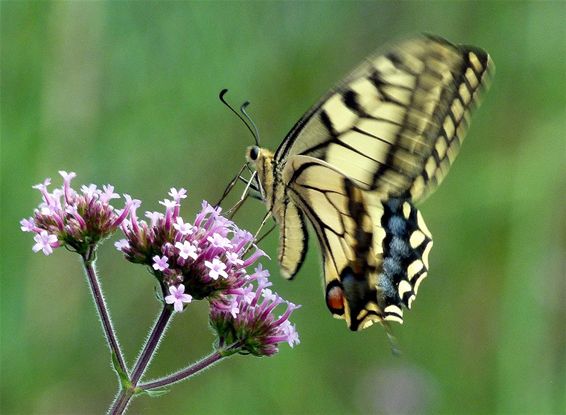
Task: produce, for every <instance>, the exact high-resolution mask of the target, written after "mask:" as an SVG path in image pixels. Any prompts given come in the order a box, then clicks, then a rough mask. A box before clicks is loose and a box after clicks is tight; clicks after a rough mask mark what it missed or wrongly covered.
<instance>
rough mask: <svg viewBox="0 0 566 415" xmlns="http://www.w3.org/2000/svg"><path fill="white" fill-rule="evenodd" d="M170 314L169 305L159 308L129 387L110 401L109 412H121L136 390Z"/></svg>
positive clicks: (117, 414) (116, 413)
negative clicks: (158, 313)
mask: <svg viewBox="0 0 566 415" xmlns="http://www.w3.org/2000/svg"><path fill="white" fill-rule="evenodd" d="M172 314H173V312H172V311H171V308H170V307H166V306H164V307H163V309H162V310H161V314H160V315H159V317H158V318H157V320H156V322H155V325H154V326H153V330H152V331H151V333H150V335H149V338H148V339H147V342H146V343H145V345H144V347H143V350H142V351H141V353H140V355H139V357H138V360H137V361H136V364H135V365H134V369H133V370H132V377H131V380H130V387H128V388H127V389H122V390H121V391H120V393H119V394H118V396H117V397H116V399H115V400H114V402H113V403H112V406H111V407H110V410H109V411H108V413H109V414H112V415H119V414H123V413H124V411H125V410H126V407H127V406H128V403H129V402H130V399H131V398H132V396H133V395H134V393H136V391H137V390H138V389H137V385H138V382H139V380H140V379H141V377H142V375H143V373H144V372H145V370H146V369H147V367H148V366H149V363H150V362H151V359H152V358H153V356H154V352H155V350H156V349H157V346H158V345H159V341H160V340H161V337H162V336H163V334H164V333H165V329H166V328H167V326H168V324H169V322H170V320H171V316H172Z"/></svg>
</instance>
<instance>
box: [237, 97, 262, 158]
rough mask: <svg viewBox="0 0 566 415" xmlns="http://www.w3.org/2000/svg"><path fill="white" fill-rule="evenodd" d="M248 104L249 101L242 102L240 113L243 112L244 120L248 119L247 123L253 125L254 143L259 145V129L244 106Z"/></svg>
mask: <svg viewBox="0 0 566 415" xmlns="http://www.w3.org/2000/svg"><path fill="white" fill-rule="evenodd" d="M248 105H250V101H246V102H244V103H243V104H242V106H241V107H240V112H241V113H242V114H244V117H246V120H248V121H249V123H250V124H251V125H252V126H253V127H254V131H255V134H254V138H255V144H256V146H258V147H259V130H258V129H257V126H256V125H255V122H253V120H252V117H250V116H249V115H248V113H247V112H246V108H247V107H248Z"/></svg>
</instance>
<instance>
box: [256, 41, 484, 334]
mask: <svg viewBox="0 0 566 415" xmlns="http://www.w3.org/2000/svg"><path fill="white" fill-rule="evenodd" d="M491 66H492V65H491V60H490V58H489V55H487V53H485V52H484V51H482V50H481V49H477V48H474V47H469V46H456V45H453V44H451V43H449V42H448V41H446V40H444V39H441V38H438V37H434V36H426V35H425V36H421V37H417V38H414V39H408V40H405V41H402V42H400V43H399V44H397V45H394V46H393V47H391V48H390V49H388V50H387V51H386V52H385V53H380V54H376V55H374V56H370V57H369V58H368V59H367V60H366V61H365V62H364V63H362V65H360V66H359V67H358V68H357V69H355V70H354V71H353V72H352V73H351V74H350V75H348V76H347V77H346V78H345V80H344V81H343V82H342V83H340V84H339V85H338V86H336V87H335V88H333V89H332V90H331V91H330V92H329V93H328V94H326V96H324V97H323V98H322V99H321V100H320V101H319V103H318V104H316V105H315V106H314V107H312V108H311V110H309V111H308V112H307V113H306V114H305V115H304V116H303V117H302V118H301V119H300V120H299V121H298V122H297V124H296V125H295V126H294V127H293V129H292V130H291V131H290V132H289V134H288V135H287V136H286V137H285V139H284V141H283V142H282V143H281V145H280V146H279V147H278V149H277V150H276V152H275V153H272V152H270V151H269V150H267V149H264V148H259V147H257V146H253V147H250V148H248V151H247V158H248V161H249V162H251V163H253V164H254V166H255V168H256V171H257V178H258V188H259V189H260V190H261V197H262V199H263V201H264V203H265V204H266V207H267V209H268V211H269V212H271V214H272V215H273V217H274V219H275V221H276V222H277V223H278V225H279V229H280V245H279V255H278V259H279V263H280V265H281V270H282V273H283V275H284V276H285V277H287V278H292V277H293V276H294V275H295V274H296V273H297V272H298V270H299V268H300V266H301V264H302V262H303V260H304V256H305V253H306V249H307V241H308V233H307V229H306V222H307V221H308V222H309V223H310V224H311V225H312V227H313V228H314V231H315V234H316V236H317V239H318V242H319V245H320V247H321V251H322V257H323V258H322V260H323V271H324V277H325V285H326V304H327V306H328V308H329V310H330V311H331V312H332V314H333V315H334V316H335V317H339V318H343V319H345V320H346V322H347V324H348V327H349V328H350V329H352V330H358V329H361V328H365V327H369V326H370V325H372V324H373V323H374V322H382V321H384V320H391V321H397V322H399V323H402V322H403V308H411V306H412V302H413V300H414V299H415V296H416V294H417V291H418V288H419V286H420V284H421V282H422V280H423V279H424V278H425V277H426V275H427V271H428V254H429V252H430V249H431V248H432V236H431V234H430V232H429V231H428V229H427V227H426V224H425V223H424V220H423V218H422V215H421V214H420V212H419V211H418V209H417V208H416V207H415V204H416V203H418V202H421V201H422V200H424V199H425V198H426V197H427V196H428V195H429V194H430V193H431V192H432V191H433V190H434V189H435V188H436V187H437V186H438V184H439V183H440V182H441V181H442V180H443V179H444V177H445V176H446V173H447V171H448V169H449V167H450V165H451V164H452V162H453V161H454V159H455V157H456V155H457V153H458V150H459V148H460V145H461V142H462V140H463V138H464V134H465V132H466V129H467V126H468V124H469V115H470V112H471V110H472V109H473V108H474V107H475V105H476V103H477V101H478V99H479V94H480V93H481V91H482V90H483V89H484V87H485V85H486V80H487V79H488V77H487V74H488V73H489V69H490V68H491Z"/></svg>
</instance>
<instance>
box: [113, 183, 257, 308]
mask: <svg viewBox="0 0 566 415" xmlns="http://www.w3.org/2000/svg"><path fill="white" fill-rule="evenodd" d="M186 193H187V191H186V190H185V189H178V190H177V189H175V188H172V189H171V191H170V192H169V196H170V197H171V199H169V200H168V199H165V200H162V201H160V202H159V203H160V204H161V205H163V206H164V209H165V212H164V213H157V212H151V213H146V216H148V217H149V221H148V222H149V223H148V222H146V221H144V220H139V219H138V217H137V209H138V208H139V204H135V203H133V202H132V204H131V207H130V216H129V219H128V220H125V221H124V222H122V225H121V229H122V231H123V233H124V236H125V241H126V242H127V243H126V242H121V243H120V244H119V245H118V244H117V245H116V247H117V248H118V249H119V250H120V251H122V252H123V253H124V255H125V257H126V259H127V260H128V261H130V262H134V263H138V264H143V265H145V266H147V267H149V270H150V271H151V272H152V273H153V275H154V276H155V278H156V279H157V280H158V282H159V284H160V287H161V291H162V293H163V296H164V297H165V296H166V295H168V293H169V288H170V287H171V286H178V285H179V284H183V285H184V287H185V292H186V293H187V294H189V295H191V297H192V298H194V299H197V300H200V299H204V298H207V299H209V300H212V299H214V298H218V297H219V296H220V295H222V294H226V295H233V294H242V293H243V291H242V287H243V286H244V285H246V284H247V283H248V282H249V281H248V280H247V279H246V278H247V275H248V272H247V270H246V268H247V267H249V266H252V265H253V264H255V263H256V262H257V261H258V260H259V259H260V258H261V257H262V256H264V255H265V254H264V252H263V251H262V250H260V249H258V248H257V247H256V246H255V245H254V243H253V236H252V234H251V233H249V232H246V231H242V230H240V229H239V228H238V227H237V226H236V224H234V223H233V222H232V221H231V220H229V219H227V218H225V217H223V216H222V215H221V209H220V208H217V207H213V206H211V205H210V204H209V203H208V202H203V203H202V209H201V211H200V212H198V213H197V215H196V217H195V218H194V220H192V221H190V220H187V219H185V218H182V217H181V216H180V214H179V212H180V207H181V206H180V205H181V201H182V200H183V199H185V195H186Z"/></svg>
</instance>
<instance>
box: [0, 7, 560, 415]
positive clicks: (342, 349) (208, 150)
mask: <svg viewBox="0 0 566 415" xmlns="http://www.w3.org/2000/svg"><path fill="white" fill-rule="evenodd" d="M565 16H566V3H564V2H554V3H553V2H536V3H535V2H533V3H527V2H513V3H512V2H401V3H396V2H363V3H362V2H359V3H358V2H343V3H339V2H328V3H325V2H312V3H298V2H297V3H295V2H282V3H275V2H274V3H260V2H249V3H232V2H218V3H209V2H195V3H189V2H165V3H158V2H119V3H109V2H108V3H107V2H70V1H69V2H63V1H61V2H29V3H28V2H7V1H3V2H2V3H1V55H0V56H1V62H2V71H1V85H0V86H1V91H2V94H1V123H2V124H1V139H2V142H1V144H2V147H1V157H2V159H1V174H2V182H1V183H2V197H1V212H2V214H1V216H0V220H1V221H2V232H1V233H0V238H1V248H0V249H1V252H2V257H1V260H0V261H1V276H0V287H1V294H2V298H1V300H2V303H1V335H2V338H1V363H2V367H1V383H0V387H1V407H0V412H1V413H2V414H71V413H84V414H90V413H93V414H94V413H102V412H104V411H105V410H106V408H107V406H108V404H109V403H110V402H111V400H112V397H113V396H114V393H115V392H116V389H117V385H116V379H115V376H114V374H113V373H112V372H111V368H110V361H109V353H108V351H107V349H106V346H105V343H104V340H103V337H102V334H101V329H100V325H99V322H98V320H97V317H96V314H95V312H94V306H93V303H92V301H91V299H90V297H89V292H88V289H87V285H86V281H85V278H84V277H83V276H82V271H81V267H80V263H79V260H78V257H75V256H74V255H73V254H71V253H69V252H67V251H65V250H57V251H56V252H55V253H54V254H53V255H52V256H50V257H45V256H43V255H42V254H41V253H40V254H33V253H32V251H31V247H32V245H33V240H32V236H31V235H30V234H24V233H22V232H20V230H19V223H18V222H19V220H20V219H21V218H23V217H28V216H30V215H31V213H32V211H33V209H34V207H35V206H37V204H38V203H39V193H38V192H37V191H36V190H32V189H31V186H32V185H34V184H36V183H39V182H41V181H43V179H44V178H45V177H52V178H53V181H54V184H55V185H57V186H58V185H60V183H61V180H60V177H59V176H58V174H57V171H58V170H61V169H62V170H68V171H69V170H71V171H76V172H77V173H78V178H77V179H76V180H75V182H74V184H75V186H76V187H78V186H79V185H81V184H88V183H96V184H98V185H102V184H106V183H111V184H114V185H115V186H116V188H117V190H118V191H119V192H120V193H130V194H132V195H133V196H135V197H137V198H139V199H141V200H143V202H144V204H143V205H142V211H145V210H157V209H160V207H161V206H160V205H158V203H157V201H158V200H161V199H163V198H165V197H166V193H167V191H168V189H169V188H170V187H171V186H175V187H181V186H182V187H186V188H188V189H189V194H190V196H189V199H187V201H186V202H185V205H184V207H183V212H182V213H183V215H185V216H186V217H189V218H192V217H193V215H194V214H195V212H196V211H197V210H198V208H199V206H200V202H201V200H203V199H206V200H210V201H211V202H215V201H216V200H217V199H218V197H219V196H220V194H221V192H222V190H223V188H224V186H225V184H226V183H227V181H228V180H229V178H230V177H231V176H232V175H234V174H235V172H236V171H237V169H238V168H239V166H241V163H242V161H243V158H244V151H245V148H246V146H248V145H250V144H252V138H251V136H250V135H249V134H248V133H247V131H246V130H245V129H244V127H243V125H241V123H240V122H239V121H238V120H237V119H236V118H235V117H234V116H233V114H231V113H229V111H227V109H226V108H225V107H224V106H223V105H221V103H220V102H219V101H218V98H217V95H218V92H219V91H220V90H221V89H222V88H225V87H226V88H230V93H229V95H228V98H229V99H230V100H231V101H232V102H233V103H235V104H236V105H239V103H241V102H242V101H244V100H250V101H251V102H252V105H251V107H250V112H251V114H252V116H253V118H254V119H255V121H256V123H257V124H258V126H259V129H260V131H261V136H262V144H263V145H264V146H267V147H270V148H272V149H275V148H276V147H277V145H278V144H279V142H280V141H281V139H282V138H283V137H284V136H285V134H286V133H287V131H288V130H289V129H290V128H291V126H292V125H293V124H294V123H295V121H296V120H297V119H298V118H299V117H300V116H301V115H302V114H303V113H304V112H305V111H306V110H307V109H308V107H309V106H310V105H311V104H313V103H314V102H315V101H316V100H317V99H318V97H319V96H320V95H322V94H323V93H324V92H325V91H326V90H327V89H328V88H329V87H331V86H332V85H333V84H334V83H335V82H336V81H338V80H339V79H340V78H341V77H342V76H343V75H344V74H345V73H347V72H348V71H349V70H350V69H352V68H353V67H354V66H355V65H357V64H358V63H359V62H360V61H361V60H362V59H363V58H364V57H365V56H366V55H367V54H369V53H370V52H372V51H373V50H374V49H376V48H377V47H379V45H382V44H384V43H387V42H389V41H392V40H394V39H396V38H399V37H404V36H407V35H410V34H412V33H418V32H423V31H426V32H431V33H435V34H438V35H441V36H443V37H446V38H447V39H449V40H451V41H453V42H456V43H467V44H472V45H476V46H480V47H482V48H484V49H486V50H487V51H489V53H490V54H491V55H492V57H493V60H494V61H495V64H496V68H497V71H496V76H495V79H494V82H493V84H492V88H491V91H490V92H489V93H488V94H487V96H486V98H485V101H484V104H483V106H482V107H481V108H480V109H479V110H478V111H477V113H476V114H475V115H474V117H473V122H472V125H471V129H470V131H469V134H468V137H467V140H466V144H465V145H464V148H463V150H462V152H461V154H460V156H459V159H458V161H457V162H456V163H455V165H454V166H453V168H452V171H451V173H450V174H449V175H448V177H447V179H446V180H445V182H444V184H443V185H442V186H441V187H440V189H439V190H438V191H437V192H436V193H435V194H434V195H433V196H432V197H431V198H430V199H428V200H427V202H426V203H425V204H424V205H423V206H421V210H422V212H423V215H424V217H425V219H426V221H427V224H428V226H429V228H430V229H431V231H432V233H433V235H434V249H433V250H432V255H431V261H430V262H431V268H430V272H429V278H428V279H427V280H426V282H425V283H424V284H423V285H422V286H421V290H420V291H419V297H418V299H417V301H416V302H415V304H414V307H413V310H412V311H410V312H407V313H406V315H405V316H406V318H405V324H404V325H403V326H395V327H394V332H395V334H396V336H397V338H398V341H399V344H400V346H401V349H402V351H403V355H402V356H401V357H395V356H392V354H391V352H390V347H389V345H388V342H387V339H386V335H385V332H384V330H383V329H381V328H380V327H378V326H374V327H372V328H371V329H369V330H366V331H364V332H361V333H351V332H349V331H348V330H347V329H346V327H345V324H344V323H343V322H342V321H338V320H334V319H332V318H331V317H330V315H329V313H328V311H327V309H326V306H325V304H324V299H323V291H322V283H321V277H320V275H321V271H320V264H319V262H320V260H319V253H318V250H317V249H316V248H314V247H315V243H313V244H311V250H310V251H309V253H308V256H307V261H306V264H305V266H304V268H303V269H302V271H301V273H300V274H299V275H298V277H297V279H296V280H295V281H294V282H287V281H284V280H283V279H281V278H279V275H278V268H277V264H276V262H275V261H268V262H267V263H266V265H267V266H268V267H269V269H270V270H271V272H272V274H273V282H274V285H275V289H276V290H277V291H278V292H279V293H280V294H281V295H283V296H284V297H285V298H287V299H289V300H291V301H293V302H295V303H299V304H302V305H303V307H302V308H301V309H300V310H299V311H298V312H296V313H295V315H294V317H295V318H294V321H295V323H296V325H297V328H298V330H299V333H300V336H301V344H300V345H299V346H298V347H296V349H294V350H291V349H289V348H288V347H287V346H285V345H284V346H282V348H281V349H282V350H281V352H280V353H279V354H278V355H276V356H275V357H272V358H262V359H258V358H253V357H244V356H236V357H234V358H231V359H229V360H228V361H226V362H224V363H221V364H220V365H219V366H217V367H214V368H213V369H212V370H209V371H206V372H205V373H204V374H202V375H200V376H198V377H196V378H195V379H193V380H191V381H188V382H185V383H182V384H179V385H175V386H174V387H172V388H171V392H170V393H169V394H168V395H166V396H164V397H162V398H159V399H150V398H140V399H137V400H135V401H134V403H133V405H132V406H131V408H130V409H131V411H130V413H144V414H158V413H169V414H181V413H191V414H205V413H206V414H223V413H232V414H260V413H262V414H263V413H272V414H303V413H312V414H317V413H321V414H322V413H324V414H345V413H349V414H350V413H353V414H369V413H375V414H409V413H411V414H437V413H445V414H455V413H461V414H482V413H485V414H491V413H501V414H504V413H509V414H518V413H525V414H558V413H564V412H565V410H566V330H565V328H566V326H565V321H566V301H565V299H566V279H565V259H566V256H565V249H566V237H565V234H566V232H565V230H566V229H565V228H566V224H565V222H566V221H565V217H564V206H565V198H564V194H565V190H566V173H565V167H564V166H565V158H566V157H565V156H566V142H565V138H564V137H565V133H566V125H565V122H566V121H565V120H566V118H565V115H566V113H565V96H566V95H565V92H566V90H565V88H566V87H565V85H566V65H565V58H564V57H565V56H566V29H565V28H566V26H565V25H564V17H565ZM263 213H264V207H263V206H262V205H261V204H260V203H259V202H254V201H251V202H250V203H248V204H246V205H245V206H244V208H243V209H242V210H241V211H240V212H239V214H238V215H237V216H236V220H237V222H238V223H239V225H240V226H242V227H245V228H248V229H250V230H255V229H256V227H257V226H258V224H259V221H260V219H261V217H262V216H263ZM312 240H313V241H314V238H313V239H312ZM262 246H263V248H264V250H266V251H267V252H268V253H270V254H271V255H272V256H273V257H276V249H277V248H276V247H277V233H276V232H274V233H272V234H271V235H270V236H269V238H267V239H266V240H265V242H264V243H263V245H262ZM98 267H99V270H100V273H101V278H102V282H103V287H104V290H105V293H106V298H107V301H108V303H109V305H110V308H111V313H112V316H113V317H114V323H115V326H116V328H117V331H118V335H119V338H120V341H121V343H122V345H123V347H124V350H125V352H126V354H127V358H128V362H129V363H130V364H131V363H132V362H133V359H134V357H135V356H136V354H137V352H138V349H139V347H140V345H141V344H142V342H143V340H144V338H145V336H146V334H147V333H148V330H149V328H150V326H151V325H152V323H153V320H154V318H155V317H156V315H157V313H158V310H159V305H158V303H157V302H156V301H155V299H154V293H153V286H154V282H153V280H152V278H151V277H150V275H149V274H148V273H147V272H146V271H145V270H144V269H143V268H142V267H140V266H135V265H132V264H129V263H126V262H125V261H124V260H123V259H122V256H121V255H120V254H119V253H118V252H117V251H116V250H115V249H114V247H113V241H109V242H107V243H106V244H105V245H104V246H103V247H102V249H101V252H100V253H99V261H98ZM168 334H169V335H168V336H167V337H166V339H165V341H164V342H163V343H162V347H161V348H160V350H159V355H158V356H157V357H156V359H155V360H154V361H153V364H152V366H151V368H150V370H149V372H148V376H149V377H157V376H160V375H163V374H166V373H170V372H172V371H173V370H175V369H177V368H179V367H181V366H184V365H186V364H187V363H188V362H191V361H194V360H196V359H198V358H200V357H201V356H203V355H204V354H206V353H208V352H209V351H210V350H211V342H212V340H213V337H212V334H211V333H210V331H209V330H208V328H207V309H206V305H205V304H194V305H191V306H190V307H189V309H188V310H187V312H185V313H183V314H182V315H179V316H177V318H175V320H174V322H173V325H172V327H171V329H170V331H169V333H168Z"/></svg>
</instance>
